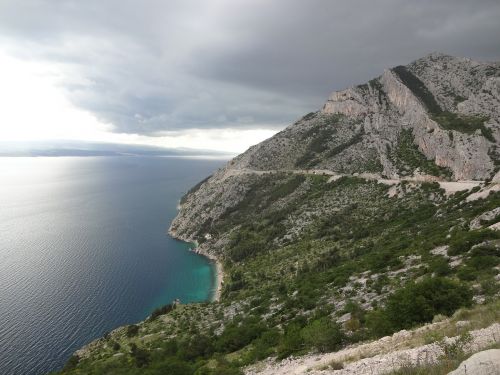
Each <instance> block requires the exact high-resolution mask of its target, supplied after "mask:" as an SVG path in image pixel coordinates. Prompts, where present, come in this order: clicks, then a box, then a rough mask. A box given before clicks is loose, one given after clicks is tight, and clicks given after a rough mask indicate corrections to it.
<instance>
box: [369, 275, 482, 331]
mask: <svg viewBox="0 0 500 375" xmlns="http://www.w3.org/2000/svg"><path fill="white" fill-rule="evenodd" d="M471 303H472V292H471V291H470V290H469V288H468V287H467V286H466V285H464V284H462V283H459V282H456V281H453V280H450V279H447V278H443V277H434V278H426V279H424V280H422V281H421V282H418V283H413V282H411V283H409V284H407V285H406V286H405V287H404V288H402V289H399V290H398V291H396V292H395V293H394V294H393V295H391V296H390V297H389V298H388V299H387V303H386V306H385V308H383V309H379V310H375V311H371V312H369V313H368V314H367V315H366V326H367V328H368V329H369V331H370V334H371V336H372V337H381V336H385V335H388V334H391V333H393V332H395V331H399V330H401V329H408V328H411V327H413V326H415V325H417V324H421V323H426V322H431V321H432V319H433V317H434V316H435V315H438V314H442V315H446V316H449V315H451V314H452V313H453V312H454V311H455V310H457V309H458V308H460V307H464V306H470V305H471Z"/></svg>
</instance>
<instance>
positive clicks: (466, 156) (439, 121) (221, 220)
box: [63, 54, 500, 374]
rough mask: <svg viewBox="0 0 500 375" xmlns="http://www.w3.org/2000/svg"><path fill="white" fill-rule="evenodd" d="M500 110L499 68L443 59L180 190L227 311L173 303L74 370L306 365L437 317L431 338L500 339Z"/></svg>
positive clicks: (368, 89) (391, 72)
mask: <svg viewBox="0 0 500 375" xmlns="http://www.w3.org/2000/svg"><path fill="white" fill-rule="evenodd" d="M499 108H500V63H480V62H475V61H472V60H469V59H462V58H456V57H451V56H446V55H442V54H431V55H429V56H426V57H424V58H422V59H420V60H417V61H415V62H413V63H411V64H409V65H407V66H398V67H395V68H392V69H388V70H386V71H385V72H384V73H383V74H382V75H381V76H380V77H377V78H375V79H373V80H371V81H369V82H368V83H367V84H364V85H360V86H356V87H351V88H349V89H347V90H344V91H340V92H335V93H333V94H332V95H331V96H330V98H329V99H328V100H327V102H326V103H325V104H324V106H323V107H322V109H321V110H319V111H317V112H315V113H310V114H307V115H306V116H304V117H303V118H302V119H300V120H299V121H297V122H296V123H294V124H292V125H291V126H289V127H287V128H286V129H285V130H283V131H282V132H280V133H278V134H276V135H275V136H274V137H272V138H270V139H268V140H266V141H264V142H262V143H261V144H259V145H256V146H254V147H252V148H250V149H249V150H248V151H247V152H245V153H243V154H242V155H240V156H238V157H236V158H235V159H233V160H232V161H230V162H229V163H228V164H227V165H226V166H225V167H224V168H222V169H220V170H218V171H216V172H215V173H214V174H213V175H212V176H210V177H209V178H207V179H206V180H204V181H202V182H201V183H200V184H198V185H197V186H195V187H193V188H192V189H191V190H190V191H189V192H188V193H187V194H186V195H185V196H184V197H183V198H182V200H181V207H180V211H179V214H178V216H177V217H176V219H175V220H174V222H173V223H172V225H171V227H170V230H169V232H170V233H171V234H172V235H173V236H175V237H177V238H179V239H183V240H185V241H189V242H196V243H197V244H198V248H197V251H199V252H201V253H203V254H205V255H207V256H210V257H211V258H214V259H216V260H217V262H218V263H219V264H221V265H222V267H223V270H224V279H223V281H224V282H223V284H222V289H221V291H220V292H221V293H220V299H219V301H218V302H215V303H205V304H192V305H182V304H181V305H175V306H166V307H165V308H163V309H160V310H158V311H157V312H155V313H154V314H153V315H152V316H151V317H150V318H149V319H148V320H146V321H145V322H142V323H140V324H137V325H132V326H128V327H122V328H119V329H117V330H115V331H113V332H111V333H110V334H109V335H107V336H106V337H105V338H103V339H101V340H98V341H96V342H94V343H92V344H90V345H88V346H87V347H85V348H84V349H82V350H81V351H79V352H77V353H76V355H75V356H74V357H73V358H72V359H71V360H70V361H69V362H68V365H67V367H66V369H65V370H64V371H63V372H65V373H75V374H77V373H119V374H122V373H130V374H136V373H137V374H139V373H140V374H160V373H169V374H240V373H243V372H247V373H252V374H254V373H259V372H260V371H264V373H266V372H265V371H267V373H275V372H277V370H276V371H275V369H277V368H280V367H282V366H285V365H286V364H287V363H291V364H292V365H291V366H295V367H289V368H287V370H286V371H285V372H283V373H289V372H290V371H291V370H292V369H295V370H296V371H295V370H294V371H295V372H294V373H302V372H301V371H302V370H300V369H301V368H302V367H300V366H299V365H298V364H299V363H302V362H301V361H307V360H306V358H311V356H313V357H314V356H316V357H314V358H323V356H326V355H330V357H328V358H333V357H332V356H334V355H333V354H324V353H333V352H337V351H339V350H342V349H343V348H344V350H346V349H345V348H346V347H352V346H353V345H360V344H359V343H362V342H367V341H369V340H377V339H380V338H383V337H384V336H387V335H392V334H394V333H395V332H398V331H401V330H410V329H414V328H416V327H420V326H422V325H424V324H426V323H430V322H432V321H433V320H434V321H435V322H438V321H443V322H447V323H446V324H447V326H446V327H447V330H444V329H443V330H442V331H441V330H440V328H439V325H438V326H435V325H432V326H430V327H431V328H430V329H429V332H428V335H427V336H426V337H425V339H423V338H422V339H421V340H420V341H421V342H419V345H423V344H426V345H430V344H432V343H435V344H436V345H438V343H441V342H442V340H444V336H445V335H450V332H451V331H453V332H454V335H457V334H458V335H462V336H463V335H466V334H467V332H469V331H470V332H471V336H472V337H474V338H475V337H476V336H474V335H476V333H477V332H479V331H477V330H481V329H486V330H488V329H489V330H490V331H491V330H493V331H494V332H496V331H495V330H496V329H497V326H495V325H494V323H495V322H498V321H499V319H500V317H499V316H498V309H497V307H498V297H499V293H500V276H499V270H500V267H499V263H500V232H499V231H498V229H499V228H500V227H499V224H498V223H499V221H500V208H499V207H500V192H499V190H500V185H499V183H500V173H499V166H500V156H499V152H500V150H499V149H498V146H499V145H500V111H499V110H498V109H499ZM478 309H479V310H480V311H488V314H483V315H481V314H478V313H477V311H479V310H478ZM481 309H482V310H481ZM479 315H481V318H477V316H479ZM451 316H453V317H452V318H449V319H447V318H446V317H451ZM484 316H487V317H488V318H484ZM459 317H466V318H463V319H462V320H460V321H466V322H467V323H463V324H462V326H461V327H462V328H461V329H460V330H458V329H455V330H454V328H457V326H456V324H458V321H459V320H458V319H459ZM443 324H444V323H443ZM492 327H493V328H492ZM473 330H476V331H477V332H476V331H473ZM490 331H488V332H490ZM415 332H417V331H415ZM481 332H482V331H481ZM417 335H418V334H417ZM462 336H460V337H462ZM460 337H458V338H457V339H456V340H459V342H460ZM464 337H466V336H464ZM493 337H495V336H494V335H493ZM496 337H497V338H496V339H493V341H491V340H490V341H484V342H483V341H481V342H482V344H481V345H478V346H476V347H474V348H475V349H474V350H480V349H482V348H484V347H487V346H490V345H495V342H498V341H496V340H500V337H498V336H496ZM382 340H386V339H382ZM407 341H410V340H407ZM405 342H406V341H405ZM443 342H444V341H443ZM407 344H408V345H410V344H409V343H407ZM448 344H449V343H448ZM448 344H446V345H448ZM364 345H369V344H364ZM405 345H406V344H405ZM411 345H413V346H411ZM411 345H410V347H415V346H417V343H416V342H413V343H412V344H411ZM443 345H444V344H443ZM446 345H445V346H443V347H446ZM465 351H466V350H465V349H464V350H462V348H460V353H461V355H464V353H465ZM469 351H472V349H470V348H469ZM444 352H445V353H446V350H445V351H444ZM458 352H459V351H455V352H454V353H455V354H457V353H458ZM435 353H437V352H435ZM439 353H441V352H439ZM379 354H381V353H375V354H373V356H375V355H379ZM441 354H442V353H441ZM441 354H439V355H438V354H436V355H435V356H434V357H429V358H430V359H429V363H431V362H433V361H434V362H435V361H438V360H439V359H440V358H442V357H441ZM290 356H292V357H299V358H298V359H294V360H292V359H289V357H290ZM302 356H305V357H302ZM459 357H460V356H458V354H457V355H455V357H454V359H455V360H457V359H458V358H459ZM460 358H461V357H460ZM294 361H295V362H294ZM343 361H347V360H345V359H343ZM320 362H321V361H320ZM323 362H324V361H323ZM293 363H296V365H293ZM409 364H410V365H413V364H414V363H411V361H410V363H409ZM273 366H275V367H273ZM456 366H458V363H456ZM456 366H455V367H456ZM338 367H339V368H338V370H339V371H340V365H339V366H338ZM342 367H344V364H342ZM269 369H271V370H269ZM309 369H311V367H310V366H309V367H307V366H306V367H303V370H304V372H305V371H307V370H309ZM316 370H318V369H316ZM320 370H321V373H335V366H330V365H329V366H327V367H325V368H322V369H320ZM320 370H318V371H320ZM393 370H397V367H391V368H390V369H388V368H385V370H384V371H393ZM377 371H378V370H377ZM380 371H382V370H380ZM343 373H348V372H345V371H344V372H343ZM351 373H356V372H351ZM375 373H379V372H375ZM380 373H382V372H380Z"/></svg>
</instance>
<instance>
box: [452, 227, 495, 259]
mask: <svg viewBox="0 0 500 375" xmlns="http://www.w3.org/2000/svg"><path fill="white" fill-rule="evenodd" d="M498 237H500V236H499V234H498V233H495V232H493V231H491V230H489V229H483V230H472V231H468V232H456V233H454V236H453V238H452V239H451V240H450V242H449V245H450V247H449V248H448V255H450V256H453V255H459V254H462V253H465V252H467V251H469V250H470V248H471V247H472V246H474V245H477V244H479V243H481V242H483V241H486V240H490V239H495V238H498Z"/></svg>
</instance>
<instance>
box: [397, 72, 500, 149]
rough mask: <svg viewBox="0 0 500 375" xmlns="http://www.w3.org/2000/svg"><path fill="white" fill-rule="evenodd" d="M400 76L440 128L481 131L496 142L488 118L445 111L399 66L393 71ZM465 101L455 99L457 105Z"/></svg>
mask: <svg viewBox="0 0 500 375" xmlns="http://www.w3.org/2000/svg"><path fill="white" fill-rule="evenodd" d="M392 71H393V72H394V73H396V74H397V75H398V77H399V78H400V79H401V81H402V82H403V83H404V84H405V85H406V86H407V87H408V88H409V89H410V90H411V91H412V92H413V94H414V95H415V96H416V97H417V98H418V99H420V101H421V102H422V103H423V104H424V105H425V107H426V108H427V110H428V111H429V113H430V114H431V116H432V119H433V120H434V121H436V122H437V123H438V124H439V126H440V127H441V128H443V129H445V130H455V131H458V132H461V133H466V134H472V133H474V132H475V131H476V130H478V129H479V130H480V131H481V133H482V134H483V136H484V137H485V138H486V139H488V140H489V141H490V142H495V138H494V137H493V134H492V131H491V129H489V128H487V127H486V126H485V125H484V123H485V122H486V121H488V117H486V116H479V115H473V116H467V115H461V114H457V113H453V112H449V111H443V110H442V109H441V107H440V106H439V104H438V103H437V101H436V99H435V98H434V95H432V93H431V92H430V91H429V89H428V88H427V87H426V86H425V84H424V83H423V82H422V81H421V80H420V79H418V77H417V76H415V75H414V74H413V73H411V72H410V71H409V70H408V69H407V68H406V67H404V66H397V67H395V68H393V69H392ZM463 100H465V99H464V98H462V97H460V96H456V97H455V103H459V102H461V101H463Z"/></svg>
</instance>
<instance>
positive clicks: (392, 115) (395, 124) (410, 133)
mask: <svg viewBox="0 0 500 375" xmlns="http://www.w3.org/2000/svg"><path fill="white" fill-rule="evenodd" d="M401 71H402V72H403V73H404V74H405V75H406V76H403V75H402V73H401ZM443 113H444V114H445V115H449V116H452V118H453V116H470V118H472V119H480V120H477V124H479V125H477V124H476V127H475V128H467V126H468V125H467V126H465V127H461V128H460V127H457V126H454V125H452V126H451V127H450V126H448V127H446V126H445V125H443V124H442V123H441V122H439V121H441V120H439V118H438V117H437V115H440V114H443ZM481 116H482V117H481ZM483 120H484V121H483ZM471 129H472V130H471ZM499 144H500V63H483V62H476V61H472V60H469V59H463V58H456V57H452V56H447V55H442V54H431V55H429V56H426V57H424V58H422V59H420V60H417V61H415V62H413V63H411V64H409V65H407V66H405V67H397V68H393V69H388V70H386V71H385V72H384V73H383V74H382V75H381V76H380V77H378V78H375V79H373V80H371V81H369V82H368V83H366V84H364V85H359V86H356V87H351V88H348V89H346V90H343V91H339V92H335V93H333V94H331V95H330V97H329V98H328V100H327V101H326V103H325V104H324V106H323V107H322V109H321V110H320V111H318V112H315V113H310V114H308V115H306V116H304V117H303V118H302V119H300V120H298V121H297V122H295V123H294V124H292V125H290V126H289V127H287V128H286V129H284V130H283V131H281V132H279V133H278V134H276V135H275V136H273V137H271V138H269V139H267V140H266V141H264V142H262V143H260V144H258V145H255V146H253V147H251V148H250V149H248V150H247V151H246V152H245V153H243V154H241V155H239V156H238V157H236V158H234V159H233V160H231V161H230V162H229V163H228V164H227V165H226V166H225V167H224V168H222V169H220V170H219V171H217V172H216V173H215V174H214V176H212V177H211V178H210V179H209V180H208V181H206V182H205V183H203V184H202V185H201V186H200V187H199V188H198V189H197V190H196V191H194V192H191V193H190V194H188V195H187V197H186V199H185V202H184V203H183V204H182V208H181V210H180V212H179V215H178V217H177V218H176V219H175V220H174V222H173V224H172V228H171V232H172V233H175V234H176V235H178V236H180V237H181V238H183V239H191V240H192V239H194V238H195V237H196V236H195V234H196V231H197V230H198V232H199V228H200V227H202V228H204V229H203V230H204V231H206V232H209V228H210V222H211V221H213V220H217V218H218V217H220V215H222V214H223V213H224V211H225V210H227V209H228V208H229V207H234V206H235V205H236V204H237V203H238V202H239V201H240V200H241V199H242V197H243V196H244V195H245V194H246V191H247V189H248V182H249V181H250V180H251V176H248V175H244V174H240V173H238V171H241V170H252V171H275V170H311V169H314V170H327V171H332V172H335V173H341V174H356V173H359V174H362V173H370V174H373V175H378V176H383V177H386V178H391V179H398V178H401V177H411V176H420V177H422V176H423V177H425V176H428V177H429V178H428V180H429V181H431V180H439V179H448V180H452V181H453V180H485V179H493V180H494V181H495V180H498V179H499V177H498V176H499V173H500V172H499V171H498V169H499V165H500V147H499ZM495 176H496V177H495ZM195 228H198V229H195ZM198 234H199V233H198Z"/></svg>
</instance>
